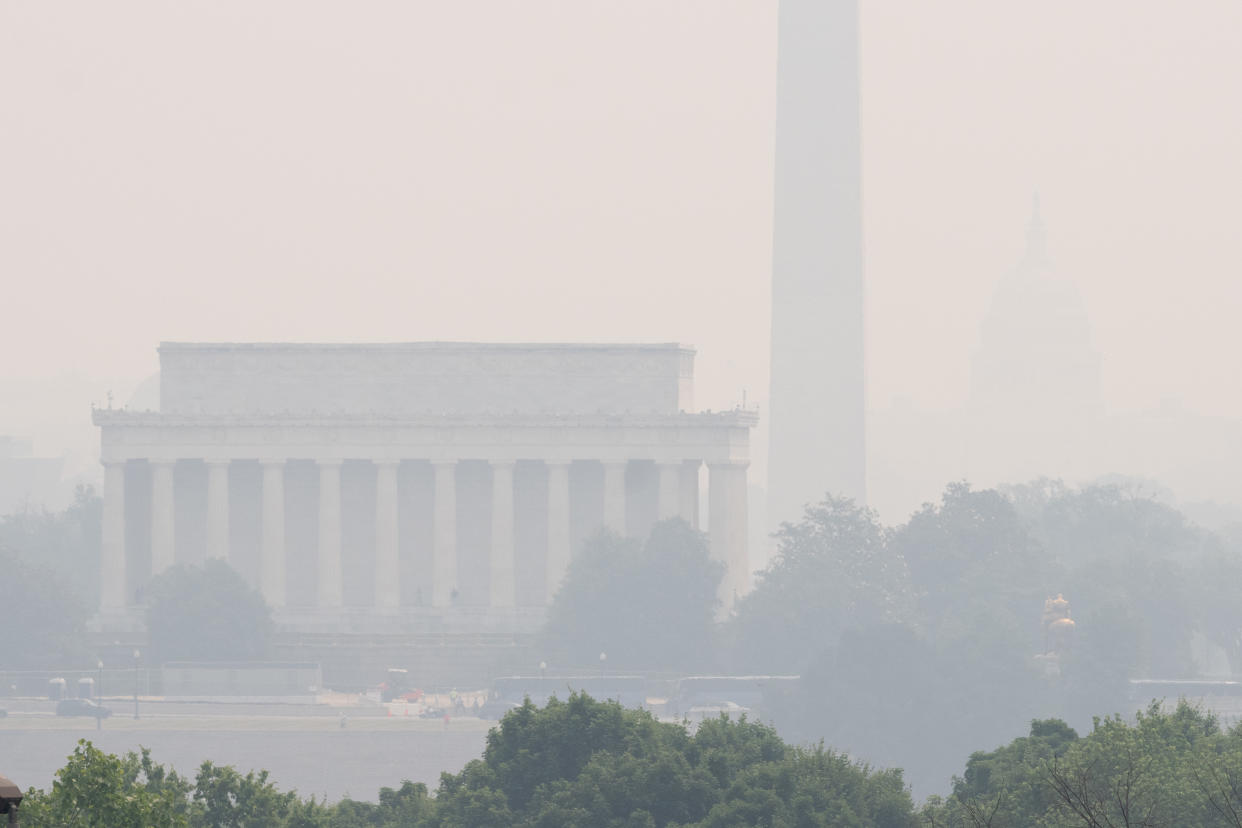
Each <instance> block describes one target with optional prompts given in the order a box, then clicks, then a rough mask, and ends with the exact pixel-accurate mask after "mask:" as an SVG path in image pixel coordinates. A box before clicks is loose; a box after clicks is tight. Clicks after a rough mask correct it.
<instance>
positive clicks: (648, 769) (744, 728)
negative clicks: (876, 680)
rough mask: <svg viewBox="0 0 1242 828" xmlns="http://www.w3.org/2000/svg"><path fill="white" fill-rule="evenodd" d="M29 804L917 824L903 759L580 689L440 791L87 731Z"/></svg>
mask: <svg viewBox="0 0 1242 828" xmlns="http://www.w3.org/2000/svg"><path fill="white" fill-rule="evenodd" d="M325 761H330V758H325ZM393 770H394V773H399V772H400V769H399V768H394V769H393ZM21 816H22V824H23V825H25V826H28V827H29V828H62V826H66V827H67V826H73V827H74V828H79V827H81V828H166V826H168V827H171V826H187V828H225V826H236V827H237V828H242V826H264V828H329V826H331V828H346V827H347V826H348V828H366V826H373V827H374V828H398V826H400V827H401V828H536V827H537V826H546V827H547V828H552V826H555V827H556V828H573V827H574V826H577V827H578V828H665V826H670V827H671V826H677V827H678V828H709V827H710V828H725V826H752V825H767V826H773V828H775V827H776V826H790V827H791V828H792V826H804V825H806V826H814V825H849V826H882V828H907V826H914V825H915V824H917V823H916V822H915V816H914V806H913V803H912V802H911V799H910V795H909V793H908V791H906V789H905V786H904V784H903V780H902V776H901V772H900V771H874V770H871V769H870V768H868V767H866V766H865V765H862V764H859V763H856V762H854V761H853V760H851V759H849V758H847V757H846V756H844V755H842V754H839V753H835V752H833V751H831V750H827V749H824V748H822V747H815V748H795V747H791V746H789V745H787V744H785V743H784V742H783V741H782V740H781V739H780V738H779V737H778V736H777V735H776V733H775V732H774V731H773V730H772V729H771V728H770V727H767V726H765V725H761V724H756V723H753V722H748V721H728V720H725V719H720V720H716V721H709V722H706V723H704V724H702V725H701V726H700V727H698V729H697V730H695V731H694V732H693V733H691V732H690V731H689V730H687V728H686V727H684V726H681V725H674V724H667V723H661V722H658V721H656V720H655V719H654V718H653V717H652V716H651V715H650V714H649V713H646V712H643V711H638V710H627V709H625V708H622V707H620V706H619V705H617V704H615V703H611V702H597V701H594V700H592V699H590V698H589V697H587V696H584V695H572V696H570V697H569V699H568V700H567V701H564V702H561V701H556V700H553V701H551V702H549V703H548V705H547V706H545V707H543V708H537V707H535V706H534V705H533V704H531V703H530V702H527V703H526V704H525V705H524V706H523V707H521V708H519V709H516V710H514V711H512V712H510V713H508V714H507V715H506V716H505V717H504V719H503V720H502V721H501V722H500V724H499V726H498V727H496V728H495V729H493V730H492V731H491V733H490V734H489V735H488V739H487V747H486V749H485V750H484V753H483V757H482V758H481V759H478V760H475V761H472V762H470V763H469V764H467V765H466V767H465V768H464V769H463V770H462V771H461V772H460V773H457V774H447V773H446V774H444V775H443V776H442V777H441V780H440V785H439V788H438V789H437V790H436V792H435V794H434V796H433V795H432V794H431V793H430V792H429V791H428V789H427V788H426V786H424V785H419V784H414V783H411V782H405V783H403V784H402V785H401V787H399V788H395V789H394V788H384V789H382V790H381V791H380V792H379V797H378V802H375V803H369V802H357V801H353V800H343V801H341V802H338V803H334V804H329V803H324V802H321V801H316V800H315V799H305V800H304V799H301V798H299V797H298V796H297V794H296V793H292V792H281V791H280V790H278V789H277V788H276V786H275V785H273V784H272V783H271V781H270V780H269V779H268V778H267V774H266V773H248V774H244V775H243V774H241V773H238V772H237V771H236V770H234V769H233V768H230V767H217V766H215V765H213V764H211V763H210V762H205V763H204V764H203V765H202V767H201V768H199V771H198V774H197V776H196V777H195V778H194V780H193V781H191V780H190V779H188V778H185V777H182V776H180V775H178V774H177V773H176V772H175V771H173V770H170V769H167V768H165V767H163V766H162V765H160V764H158V763H157V762H155V761H154V760H153V759H152V757H151V756H150V755H149V753H147V752H146V751H144V752H143V753H142V754H140V755H138V754H129V755H127V756H125V757H117V756H112V755H108V754H104V753H102V752H100V751H99V750H98V749H96V748H94V747H93V746H92V745H91V744H90V743H88V742H82V743H80V744H79V746H78V748H77V750H76V751H75V752H74V754H73V755H72V756H71V757H70V758H69V762H68V764H67V765H66V766H65V767H64V768H62V769H61V770H60V771H58V773H57V776H56V781H55V783H54V784H53V786H52V788H51V790H50V791H35V790H32V791H31V792H30V793H29V795H28V796H27V798H26V801H25V803H24V804H23V805H22V808H21Z"/></svg>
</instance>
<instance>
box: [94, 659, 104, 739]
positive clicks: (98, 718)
mask: <svg viewBox="0 0 1242 828" xmlns="http://www.w3.org/2000/svg"><path fill="white" fill-rule="evenodd" d="M95 666H96V667H97V668H98V670H99V678H98V680H97V681H96V682H95V704H97V705H99V706H100V707H103V659H102V658H101V659H99V661H97V662H96V664H95ZM102 713H103V711H102V710H96V711H95V729H96V730H103V716H102V715H101V714H102Z"/></svg>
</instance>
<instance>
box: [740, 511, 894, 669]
mask: <svg viewBox="0 0 1242 828" xmlns="http://www.w3.org/2000/svg"><path fill="white" fill-rule="evenodd" d="M776 540H777V553H776V558H775V559H774V561H773V562H772V564H771V565H770V566H769V567H768V568H767V569H766V570H764V571H763V572H762V573H760V575H759V580H758V583H757V584H756V586H755V589H754V590H753V591H752V592H751V593H750V594H749V595H747V596H746V597H744V598H743V599H742V601H741V602H740V604H739V606H738V609H737V615H736V618H735V619H734V620H733V622H732V623H731V637H732V639H733V641H734V642H735V644H734V649H735V653H734V658H735V660H736V662H737V666H738V668H739V669H742V670H746V671H757V672H765V673H775V672H790V673H793V672H798V671H800V670H801V669H802V668H803V667H805V666H806V665H808V664H809V663H811V662H812V661H813V660H814V659H816V658H817V657H818V656H820V654H821V653H822V652H823V651H824V650H825V649H826V648H830V647H832V646H834V645H835V644H836V642H837V640H838V638H839V637H840V636H841V634H842V633H843V632H844V631H845V630H847V629H850V628H857V627H866V626H871V625H876V624H891V623H895V622H900V621H902V620H905V619H907V618H908V617H909V615H910V610H911V609H912V603H911V597H912V596H911V589H910V578H909V573H908V571H907V570H906V565H905V561H904V559H903V558H902V557H901V556H900V555H899V554H898V555H894V554H891V551H890V549H889V547H888V532H887V530H886V529H885V528H884V527H883V526H881V525H880V522H879V519H878V518H877V516H876V513H875V512H874V511H872V510H870V509H866V508H864V507H861V506H858V505H857V504H855V503H854V501H852V500H849V499H847V498H837V497H831V496H829V497H827V498H825V499H824V500H823V502H821V503H818V504H816V505H814V506H810V507H808V508H807V510H806V514H805V516H804V517H803V519H802V521H801V522H799V523H786V524H784V525H783V526H782V527H781V529H780V531H779V532H777V535H776Z"/></svg>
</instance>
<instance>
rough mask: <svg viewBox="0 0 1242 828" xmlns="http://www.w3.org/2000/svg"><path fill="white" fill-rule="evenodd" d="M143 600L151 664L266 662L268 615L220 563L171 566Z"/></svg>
mask: <svg viewBox="0 0 1242 828" xmlns="http://www.w3.org/2000/svg"><path fill="white" fill-rule="evenodd" d="M148 595H149V596H150V603H149V605H148V607H147V630H148V635H149V636H150V648H151V650H152V655H153V656H154V659H155V660H156V661H157V662H167V661H249V660H260V659H263V658H266V657H267V655H268V651H269V647H270V643H271V635H272V617H271V611H270V610H269V609H268V607H267V604H266V603H265V602H264V601H263V596H262V595H260V594H259V592H258V590H256V589H253V588H252V587H250V586H249V585H247V584H246V582H245V581H244V580H243V579H242V577H241V576H240V575H239V574H237V572H236V571H235V570H233V569H232V568H231V567H229V565H228V564H226V563H225V562H224V561H221V560H218V559H212V560H209V561H207V562H206V563H205V564H203V566H202V567H201V568H200V567H195V566H185V565H180V564H179V565H177V566H174V567H172V568H170V569H169V570H167V571H166V572H164V573H162V574H160V575H158V576H156V577H155V578H154V579H153V580H152V581H151V585H150V587H149V589H148Z"/></svg>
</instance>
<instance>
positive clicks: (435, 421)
mask: <svg viewBox="0 0 1242 828" xmlns="http://www.w3.org/2000/svg"><path fill="white" fill-rule="evenodd" d="M91 421H92V422H93V423H94V424H95V425H97V426H174V427H176V426H254V427H265V426H368V425H375V426H384V427H391V426H416V427H417V426H428V427H437V428H443V427H445V426H451V427H455V428H470V427H477V428H490V427H496V426H505V427H517V428H522V427H531V428H538V427H546V426H579V427H600V426H603V427H616V428H667V427H691V428H693V427H712V426H715V427H719V426H725V427H738V428H750V427H754V426H755V425H758V423H759V411H758V409H754V408H736V409H733V410H730V411H698V412H693V413H689V412H684V411H683V412H680V413H678V414H645V413H635V414H627V413H625V412H609V413H600V414H594V415H592V414H556V413H549V414H478V413H469V414H453V413H446V414H423V415H415V414H391V415H389V414H384V413H382V412H375V413H367V414H353V413H340V414H333V413H330V412H324V413H319V412H301V413H300V412H292V411H289V412H282V411H276V412H270V413H268V412H264V413H261V414H260V413H254V412H246V413H239V414H236V415H229V414H161V413H160V412H158V411H128V410H126V409H122V408H116V409H113V408H92V409H91Z"/></svg>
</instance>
